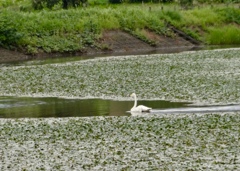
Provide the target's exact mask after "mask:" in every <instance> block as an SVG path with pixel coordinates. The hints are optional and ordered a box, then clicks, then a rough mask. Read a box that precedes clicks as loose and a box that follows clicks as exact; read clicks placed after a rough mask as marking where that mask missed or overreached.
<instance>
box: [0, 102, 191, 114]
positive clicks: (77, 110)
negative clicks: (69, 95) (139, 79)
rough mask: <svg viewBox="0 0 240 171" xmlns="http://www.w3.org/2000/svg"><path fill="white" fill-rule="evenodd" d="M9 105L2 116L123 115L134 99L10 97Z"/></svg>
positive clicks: (157, 106)
mask: <svg viewBox="0 0 240 171" xmlns="http://www.w3.org/2000/svg"><path fill="white" fill-rule="evenodd" d="M11 99H12V100H11ZM6 101H7V100H6ZM11 103H12V104H11ZM16 104H19V105H18V106H17V105H16ZM139 104H142V105H146V106H150V107H152V108H153V109H161V108H176V107H182V106H183V105H184V104H186V103H179V102H178V103H177V102H168V101H159V100H157V101H141V100H140V101H139ZM8 105H10V106H13V107H12V108H2V109H0V117H12V118H20V117H70V116H79V117H81V116H109V115H111V116H123V115H128V114H127V113H126V111H129V110H130V109H131V107H132V106H133V101H112V100H101V99H85V100H76V99H59V98H10V100H9V101H8Z"/></svg>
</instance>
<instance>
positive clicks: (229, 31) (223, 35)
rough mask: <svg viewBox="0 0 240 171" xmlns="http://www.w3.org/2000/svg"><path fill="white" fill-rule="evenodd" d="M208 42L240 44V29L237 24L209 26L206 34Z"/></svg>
mask: <svg viewBox="0 0 240 171" xmlns="http://www.w3.org/2000/svg"><path fill="white" fill-rule="evenodd" d="M206 39H207V42H208V44H214V45H233V44H238V45H239V44H240V29H239V27H238V26H224V27H222V28H216V27H214V28H209V33H208V34H207V36H206Z"/></svg>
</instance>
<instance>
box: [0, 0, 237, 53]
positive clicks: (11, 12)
mask: <svg viewBox="0 0 240 171" xmlns="http://www.w3.org/2000/svg"><path fill="white" fill-rule="evenodd" d="M4 2H5V1H4ZM6 2H9V3H10V1H6ZM27 2H28V1H27V0H25V1H18V2H16V3H15V6H14V4H11V3H10V4H9V5H8V8H6V9H2V11H1V13H0V21H1V23H0V33H1V35H2V36H0V45H1V46H4V47H10V48H18V49H21V50H24V51H25V52H26V53H31V54H34V53H38V52H41V51H44V52H48V53H51V52H74V51H83V50H84V48H85V47H89V46H91V47H99V46H98V45H97V44H96V42H97V41H98V39H99V38H100V37H101V35H102V32H103V31H105V30H113V29H121V30H125V31H128V32H129V33H131V34H133V35H134V36H137V37H138V38H140V39H142V40H143V41H146V42H148V43H150V44H152V41H151V40H148V39H146V37H145V36H144V35H143V34H142V33H141V30H143V29H149V30H152V31H154V32H156V33H158V34H161V35H165V36H172V35H173V34H172V32H171V31H169V29H168V28H167V25H166V22H168V23H171V24H172V25H174V26H175V27H177V28H179V29H180V30H182V31H184V32H185V33H187V34H189V35H191V36H192V37H194V38H196V39H198V40H201V41H203V42H204V43H206V44H207V43H208V44H229V43H231V44H233V43H234V44H239V43H238V42H239V40H238V38H237V37H236V36H235V37H234V36H227V37H228V38H224V39H222V40H221V42H219V43H218V42H217V41H213V39H214V38H213V37H214V36H215V34H216V33H215V32H216V31H214V30H219V31H220V32H225V31H226V30H228V32H231V33H229V35H233V33H237V32H238V31H237V30H236V29H237V28H238V27H239V22H240V19H239V16H240V15H239V14H240V10H239V9H233V8H232V7H229V8H223V7H221V8H217V7H216V8H213V9H212V8H209V7H203V8H200V9H197V8H195V9H192V10H187V11H184V10H180V9H179V8H178V7H177V6H176V4H169V5H164V6H163V9H164V10H162V9H161V8H162V5H161V4H160V5H159V4H145V5H140V4H121V5H90V6H89V7H87V8H86V9H85V8H82V7H79V8H77V9H69V10H62V9H59V10H57V9H55V10H52V11H50V10H48V9H44V10H42V11H33V10H30V11H28V12H25V11H22V10H21V8H19V9H16V7H19V6H20V4H21V3H22V4H27ZM91 3H92V4H94V1H92V2H91ZM101 3H103V4H104V1H101ZM1 6H2V7H3V2H2V5H0V7H1ZM149 7H151V10H149ZM234 27H235V28H236V29H235V30H234V29H233V28H234ZM229 30H231V31H229ZM209 34H210V35H209ZM211 34H212V35H211ZM210 37H212V38H210ZM230 39H233V40H231V41H230Z"/></svg>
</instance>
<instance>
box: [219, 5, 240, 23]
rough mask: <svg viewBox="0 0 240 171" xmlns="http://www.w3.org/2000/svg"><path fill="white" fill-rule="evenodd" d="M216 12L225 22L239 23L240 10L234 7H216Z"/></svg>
mask: <svg viewBox="0 0 240 171" xmlns="http://www.w3.org/2000/svg"><path fill="white" fill-rule="evenodd" d="M216 11H217V13H219V14H221V16H222V17H223V18H224V19H225V20H226V21H227V22H230V23H231V22H234V23H236V24H240V10H238V9H235V8H224V9H217V10H216Z"/></svg>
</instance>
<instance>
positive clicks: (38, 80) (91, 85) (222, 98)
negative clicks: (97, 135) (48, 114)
mask: <svg viewBox="0 0 240 171" xmlns="http://www.w3.org/2000/svg"><path fill="white" fill-rule="evenodd" d="M239 58H240V49H228V50H210V51H196V52H184V53H179V54H162V55H161V54H153V55H138V56H122V57H106V58H98V59H91V60H84V61H78V62H68V63H60V64H45V65H33V66H16V67H14V66H11V67H2V68H1V70H0V80H1V82H0V95H2V96H5V95H7V96H9V95H10V96H40V97H41V96H45V97H49V96H53V97H67V98H72V97H73V98H89V97H95V98H110V99H117V98H130V97H129V94H130V93H132V92H136V93H137V94H138V96H139V98H142V99H163V100H174V101H193V102H201V103H208V104H209V103H211V104H213V103H224V104H226V103H239V101H240V89H239V85H240V75H239V73H240V68H239V66H240V60H239Z"/></svg>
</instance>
